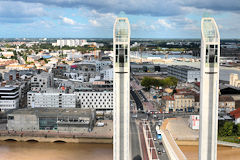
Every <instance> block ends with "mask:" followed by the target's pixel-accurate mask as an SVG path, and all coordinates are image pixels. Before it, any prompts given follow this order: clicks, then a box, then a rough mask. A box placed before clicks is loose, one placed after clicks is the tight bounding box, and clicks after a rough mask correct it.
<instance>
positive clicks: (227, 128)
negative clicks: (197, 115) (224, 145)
mask: <svg viewBox="0 0 240 160" xmlns="http://www.w3.org/2000/svg"><path fill="white" fill-rule="evenodd" d="M218 136H220V137H226V136H240V124H237V125H235V124H234V123H233V122H231V121H225V122H221V121H220V122H219V125H218Z"/></svg>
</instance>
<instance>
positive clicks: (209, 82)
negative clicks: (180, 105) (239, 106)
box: [199, 18, 220, 160]
mask: <svg viewBox="0 0 240 160" xmlns="http://www.w3.org/2000/svg"><path fill="white" fill-rule="evenodd" d="M201 32H202V41H201V85H200V132H199V135H200V137H199V160H206V159H211V160H216V159H217V128H218V96H219V59H220V58H219V57H220V35H219V31H218V27H217V24H216V22H215V20H214V18H202V22H201Z"/></svg>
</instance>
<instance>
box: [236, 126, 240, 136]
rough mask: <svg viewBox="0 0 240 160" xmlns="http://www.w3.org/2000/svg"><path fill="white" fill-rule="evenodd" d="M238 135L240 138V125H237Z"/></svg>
mask: <svg viewBox="0 0 240 160" xmlns="http://www.w3.org/2000/svg"><path fill="white" fill-rule="evenodd" d="M237 135H238V136H240V123H239V124H237Z"/></svg>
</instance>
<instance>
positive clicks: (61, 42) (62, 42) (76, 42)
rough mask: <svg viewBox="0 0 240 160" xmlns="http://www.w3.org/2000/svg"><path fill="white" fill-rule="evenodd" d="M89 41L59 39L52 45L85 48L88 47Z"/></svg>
mask: <svg viewBox="0 0 240 160" xmlns="http://www.w3.org/2000/svg"><path fill="white" fill-rule="evenodd" d="M87 44H88V42H87V40H85V39H83V40H80V39H58V40H57V43H52V45H53V46H60V47H63V46H70V47H77V46H84V45H87Z"/></svg>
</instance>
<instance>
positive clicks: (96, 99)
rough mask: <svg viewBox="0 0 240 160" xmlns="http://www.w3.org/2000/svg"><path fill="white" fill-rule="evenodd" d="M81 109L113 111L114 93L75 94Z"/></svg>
mask: <svg viewBox="0 0 240 160" xmlns="http://www.w3.org/2000/svg"><path fill="white" fill-rule="evenodd" d="M74 93H75V95H76V97H77V101H79V103H80V107H81V108H94V109H97V110H112V109H113V92H105V91H104V92H94V91H92V92H74Z"/></svg>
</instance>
